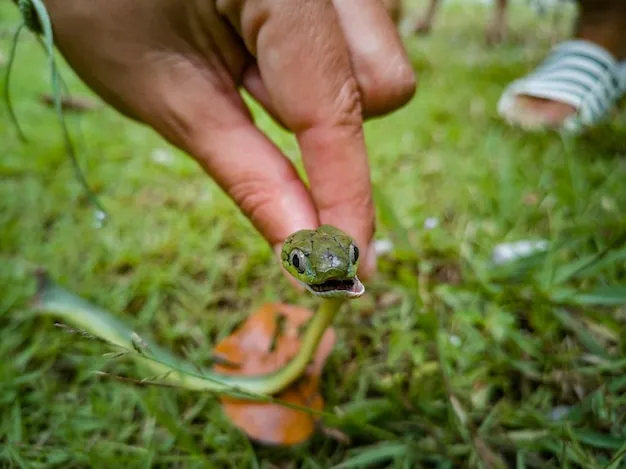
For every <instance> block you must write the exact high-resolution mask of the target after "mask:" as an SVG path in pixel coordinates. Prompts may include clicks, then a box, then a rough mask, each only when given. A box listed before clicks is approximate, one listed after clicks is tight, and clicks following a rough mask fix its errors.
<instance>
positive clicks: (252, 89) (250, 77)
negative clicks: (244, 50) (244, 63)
mask: <svg viewBox="0 0 626 469" xmlns="http://www.w3.org/2000/svg"><path fill="white" fill-rule="evenodd" d="M242 84H243V87H244V88H245V89H246V91H247V92H248V93H250V94H251V95H252V97H253V98H254V99H256V101H257V102H258V103H259V104H260V105H261V106H263V108H264V109H265V110H266V111H267V113H268V114H269V115H270V116H272V118H273V119H274V120H275V121H276V123H278V124H279V125H280V126H282V127H283V128H284V127H285V124H283V123H282V122H281V120H280V116H278V115H277V114H276V110H275V109H274V106H273V104H272V100H271V98H270V95H269V93H268V92H267V90H266V89H265V85H264V84H263V80H262V79H261V74H260V73H259V68H258V67H257V66H256V64H253V65H251V66H249V67H248V68H247V69H246V70H245V71H244V73H243V76H242Z"/></svg>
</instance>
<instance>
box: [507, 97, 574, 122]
mask: <svg viewBox="0 0 626 469" xmlns="http://www.w3.org/2000/svg"><path fill="white" fill-rule="evenodd" d="M575 114H576V108H575V107H574V106H571V105H569V104H567V103H562V102H559V101H553V100H550V99H545V98H535V97H533V96H527V95H523V94H520V95H518V96H516V97H515V98H514V99H513V106H512V107H511V109H510V110H509V111H508V112H507V115H506V116H504V117H505V119H506V120H507V121H509V122H511V123H515V124H517V125H519V126H520V127H522V128H523V129H529V130H530V129H540V128H552V129H556V128H560V127H561V126H562V125H563V123H564V122H565V120H566V119H567V118H568V117H570V116H573V115H575ZM507 117H508V119H507Z"/></svg>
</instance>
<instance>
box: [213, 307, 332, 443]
mask: <svg viewBox="0 0 626 469" xmlns="http://www.w3.org/2000/svg"><path fill="white" fill-rule="evenodd" d="M312 314H313V313H312V312H311V311H310V310H308V309H305V308H301V307H297V306H292V305H287V304H281V303H266V304H264V305H262V306H261V307H260V308H259V309H258V310H257V311H256V312H254V313H253V314H252V315H250V316H249V317H248V319H247V320H246V321H245V322H244V323H243V324H242V325H241V326H240V327H239V328H238V329H237V330H236V331H235V332H233V333H232V334H231V335H230V336H228V337H226V338H225V339H224V340H222V341H221V342H220V343H218V344H217V345H216V347H215V353H216V354H219V355H221V356H223V357H224V358H226V359H227V360H229V361H230V362H234V363H237V364H238V367H237V368H233V367H232V366H224V365H221V364H217V365H215V366H214V367H213V368H214V370H215V371H219V372H221V373H224V374H230V375H240V376H241V375H244V376H246V375H257V374H259V373H272V372H274V371H277V370H279V369H280V368H281V367H283V366H284V365H285V364H286V363H287V362H288V361H289V360H291V358H292V357H293V356H294V355H295V354H296V353H297V352H298V350H299V347H300V340H299V336H298V334H299V327H300V326H301V325H303V324H305V323H306V321H307V320H308V319H309V318H310V317H311V316H312ZM281 319H282V323H283V327H282V329H283V330H282V331H280V330H278V329H279V327H278V326H279V322H280V321H281ZM334 344H335V332H334V330H333V329H332V328H328V329H327V330H326V332H325V333H324V336H323V337H322V339H321V341H320V344H319V346H318V348H317V351H316V353H315V356H314V357H313V363H312V364H311V365H310V366H309V368H308V369H307V370H306V371H305V373H304V375H303V376H302V377H301V378H300V379H299V380H297V381H295V382H294V383H293V384H291V385H290V386H288V387H287V388H285V389H284V390H283V391H281V392H280V393H279V394H277V395H276V396H275V397H276V398H277V399H279V400H280V401H282V402H288V403H291V404H296V405H299V406H302V407H305V408H309V409H313V410H318V411H319V410H322V409H323V407H324V400H323V398H322V396H321V395H320V393H319V389H318V383H319V376H320V374H321V372H322V369H323V367H324V364H325V362H326V359H327V358H328V356H329V355H330V352H331V351H332V348H333V345H334ZM220 401H221V403H222V406H223V409H224V412H225V413H226V415H228V417H229V418H230V420H231V421H232V422H233V423H234V425H235V426H237V427H238V428H240V429H241V430H243V431H244V432H245V433H246V434H247V435H248V436H249V437H250V438H252V439H254V440H256V441H258V442H261V443H265V444H272V445H284V446H288V445H295V444H298V443H302V442H304V441H305V440H307V439H308V438H309V437H310V436H311V435H312V434H313V431H314V430H315V427H316V424H317V420H318V419H319V416H318V415H315V414H312V413H307V412H306V411H304V410H298V409H292V408H288V407H285V406H284V405H281V404H278V403H272V402H260V401H254V400H250V399H246V400H243V399H237V398H234V397H229V396H226V395H224V396H220Z"/></svg>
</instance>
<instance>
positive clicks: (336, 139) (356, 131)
mask: <svg viewBox="0 0 626 469" xmlns="http://www.w3.org/2000/svg"><path fill="white" fill-rule="evenodd" d="M238 3H239V2H235V3H233V4H232V5H231V6H233V5H234V7H236V8H238V7H239V4H238ZM220 4H221V6H222V7H228V6H229V2H226V1H225V2H220V3H218V5H220ZM229 17H232V14H231V15H230V16H229ZM238 17H239V19H240V22H241V24H240V25H238V27H237V29H238V30H240V31H241V34H242V37H243V39H244V42H245V43H246V45H247V47H248V49H249V50H250V51H251V52H252V54H253V55H256V59H257V64H258V67H259V71H260V75H261V78H262V80H263V83H264V84H265V89H266V90H267V93H268V95H269V99H270V101H271V103H272V106H273V109H274V112H275V113H276V114H277V116H279V118H280V120H281V121H282V122H283V123H284V124H285V125H286V126H287V127H288V128H289V129H290V130H292V131H293V132H295V134H296V136H297V138H298V141H299V143H300V148H301V151H302V156H303V160H304V165H305V169H306V172H307V175H308V178H309V182H310V187H311V195H312V197H313V200H314V203H315V207H316V208H317V211H318V214H319V219H320V222H321V223H330V224H333V225H335V226H337V227H338V228H340V229H342V230H344V231H345V232H347V233H348V234H350V235H351V236H353V237H354V238H355V241H356V242H357V244H358V245H359V247H360V248H361V252H363V253H364V256H363V261H362V263H361V272H360V273H361V276H363V277H367V276H368V275H369V274H371V273H372V270H373V264H374V263H373V259H372V256H371V255H368V253H369V251H370V249H369V245H370V242H371V239H372V236H373V232H374V210H373V203H372V195H371V187H370V179H369V166H368V161H367V154H366V149H365V143H364V139H363V132H362V123H363V121H362V115H361V104H360V95H359V88H358V84H357V81H356V80H355V77H354V75H353V72H352V68H351V61H350V51H349V49H348V46H347V43H346V41H345V38H344V34H343V31H342V29H341V26H340V24H339V20H338V17H337V14H336V11H335V8H334V7H333V5H332V3H331V2H330V0H319V1H314V2H311V1H306V0H275V1H272V2H247V3H246V2H244V5H243V8H242V10H241V12H240V15H239V16H238Z"/></svg>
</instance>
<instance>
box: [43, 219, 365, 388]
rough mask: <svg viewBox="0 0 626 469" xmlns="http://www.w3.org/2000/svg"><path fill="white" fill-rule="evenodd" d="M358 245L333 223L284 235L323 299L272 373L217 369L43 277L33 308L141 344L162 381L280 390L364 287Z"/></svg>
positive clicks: (302, 273) (296, 265) (294, 266)
mask: <svg viewBox="0 0 626 469" xmlns="http://www.w3.org/2000/svg"><path fill="white" fill-rule="evenodd" d="M358 260H359V251H358V248H357V247H356V245H355V243H354V241H353V240H352V238H350V237H349V236H348V235H346V234H345V233H343V232H342V231H340V230H339V229H337V228H335V227H333V226H330V225H322V226H320V227H319V228H318V229H316V230H301V231H297V232H295V233H293V234H292V235H291V236H290V237H289V238H287V239H286V240H285V243H284V245H283V249H282V253H281V261H282V265H283V267H284V268H285V270H286V271H287V272H288V273H289V274H291V275H292V276H293V277H294V278H295V279H296V280H297V281H299V282H300V283H301V284H302V285H303V286H304V287H305V288H306V289H307V290H308V291H309V292H311V293H312V294H313V295H316V296H318V297H320V298H321V299H322V303H321V305H320V307H319V309H318V311H317V312H316V313H315V315H314V316H313V318H312V319H311V320H310V321H309V323H308V325H307V327H306V330H305V332H304V334H303V336H302V339H301V346H300V349H299V351H298V353H297V354H296V355H295V356H294V357H293V358H292V359H291V360H290V361H289V362H288V363H287V364H286V365H285V366H283V367H282V368H280V369H279V370H277V371H276V372H273V373H267V374H260V375H253V376H239V375H229V374H224V373H217V372H215V371H213V370H209V369H200V368H198V367H197V366H195V365H193V364H191V363H189V362H186V361H184V360H181V359H180V358H178V357H176V356H174V355H173V354H171V353H169V352H168V351H166V350H164V349H162V348H160V347H159V346H158V345H156V344H153V343H151V342H149V341H147V340H145V339H141V338H139V336H138V335H137V334H136V333H135V332H134V331H133V330H132V329H131V328H130V327H129V326H128V325H127V324H126V323H124V322H123V321H121V320H120V319H118V318H117V317H115V316H113V315H112V314H111V313H109V312H107V311H105V310H103V309H101V308H99V307H97V306H95V305H93V304H91V303H89V302H88V301H86V300H84V299H82V298H79V297H77V296H76V295H74V294H72V293H70V292H68V291H67V290H65V289H64V288H62V287H61V286H59V285H56V284H54V283H53V282H51V281H49V280H48V279H41V284H40V287H39V294H38V296H37V299H36V301H35V302H34V303H33V309H34V310H35V311H36V312H39V313H41V314H50V315H56V316H58V317H61V318H63V319H64V320H66V321H67V322H69V323H71V324H72V325H74V326H75V327H76V328H79V329H82V330H85V331H87V332H89V333H90V334H93V335H94V336H96V337H99V338H100V339H103V340H105V341H106V342H109V343H112V344H115V345H117V346H120V347H123V348H126V349H136V350H138V351H139V352H140V353H139V354H136V355H135V356H136V358H137V360H139V361H141V362H143V363H144V364H145V365H147V367H148V368H149V369H150V370H151V371H152V372H153V373H154V374H155V375H160V376H161V377H160V378H159V380H158V381H163V382H167V383H170V384H175V385H177V386H180V387H182V388H185V389H191V390H197V391H213V392H218V393H219V392H225V391H243V392H245V393H251V394H254V395H272V394H275V393H277V392H279V391H281V390H283V389H284V388H286V387H287V386H288V385H289V384H291V383H292V382H293V381H294V380H296V379H297V378H298V377H299V376H300V375H301V374H302V373H303V372H304V370H305V369H306V367H307V365H308V364H309V362H310V360H311V357H312V356H313V354H314V353H315V351H316V349H317V346H318V345H319V342H320V340H321V338H322V336H323V335H324V332H325V331H326V329H327V328H328V326H329V325H330V324H331V322H332V320H333V318H334V317H335V314H336V313H337V311H338V310H339V308H340V307H341V305H342V304H343V302H344V301H345V300H346V299H351V298H358V297H359V296H361V295H362V294H363V293H364V291H365V289H364V287H363V284H362V283H361V282H360V281H359V279H358V277H357V276H356V271H357V267H358Z"/></svg>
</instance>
